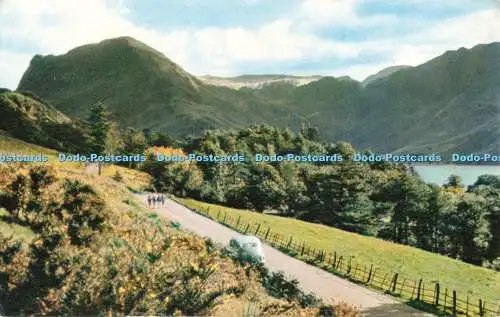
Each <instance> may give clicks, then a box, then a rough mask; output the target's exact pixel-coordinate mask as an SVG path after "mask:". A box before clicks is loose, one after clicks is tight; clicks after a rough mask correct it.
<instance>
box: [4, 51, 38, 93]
mask: <svg viewBox="0 0 500 317" xmlns="http://www.w3.org/2000/svg"><path fill="white" fill-rule="evenodd" d="M31 57H32V56H31V55H30V54H19V53H11V52H8V51H5V50H0V88H1V87H7V88H9V89H15V88H16V87H17V84H18V83H19V81H20V80H21V76H22V75H23V72H24V70H25V69H26V68H28V65H29V62H30V60H31Z"/></svg>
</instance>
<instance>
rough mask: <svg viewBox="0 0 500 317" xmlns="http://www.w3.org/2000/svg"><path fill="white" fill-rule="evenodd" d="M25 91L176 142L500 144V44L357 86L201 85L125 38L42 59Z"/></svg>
mask: <svg viewBox="0 0 500 317" xmlns="http://www.w3.org/2000/svg"><path fill="white" fill-rule="evenodd" d="M300 80H306V81H307V80H311V81H310V82H308V83H305V84H298V83H297V81H300ZM217 81H219V82H217ZM221 81H222V82H221ZM210 83H212V84H210ZM214 83H215V84H217V85H214ZM220 85H222V86H220ZM224 85H226V86H231V85H242V87H241V88H239V89H237V90H236V89H231V88H228V87H223V86H224ZM247 86H250V87H247ZM19 89H20V90H25V91H32V92H34V93H36V94H37V95H39V96H41V97H42V98H44V99H45V100H48V101H50V102H51V103H52V104H53V105H54V106H55V107H56V108H57V109H59V110H61V111H63V112H64V113H66V114H67V115H69V116H72V117H82V116H84V115H85V114H86V113H87V111H88V106H89V105H90V104H92V103H95V102H97V101H101V102H103V103H104V104H106V105H107V107H108V109H109V110H110V111H111V112H112V113H113V114H114V118H112V119H114V120H117V121H119V122H120V123H121V124H123V125H127V126H134V127H136V128H139V129H142V128H150V129H153V130H157V131H163V132H167V133H171V134H173V135H176V136H182V135H187V134H199V133H200V132H201V131H203V130H205V129H208V128H238V127H243V126H248V125H250V124H253V123H268V124H271V125H276V126H281V127H290V128H291V129H292V130H295V131H296V130H298V129H300V127H301V125H302V124H304V123H306V124H308V125H311V126H317V127H318V128H319V132H320V135H321V136H322V137H323V138H324V139H326V140H327V141H338V140H344V141H348V142H350V143H353V145H354V146H355V147H356V148H371V149H372V150H374V151H376V152H389V151H399V152H405V151H410V152H422V153H429V152H440V153H443V154H447V153H451V152H455V151H458V152H469V151H475V152H481V151H498V150H499V146H500V136H499V129H498V126H499V123H500V122H499V118H500V109H499V107H500V43H491V44H483V45H477V46H475V47H473V48H471V49H465V48H462V49H459V50H457V51H448V52H446V53H444V54H443V55H441V56H439V57H436V58H434V59H432V60H430V61H428V62H426V63H424V64H422V65H419V66H416V67H406V66H396V67H391V68H388V69H384V70H382V71H381V72H379V73H378V74H375V75H374V76H371V77H369V78H367V79H366V80H365V81H364V82H358V81H355V80H353V79H351V78H349V77H341V78H334V77H329V76H323V77H321V78H319V77H295V76H289V75H244V76H239V77H234V78H218V77H207V76H205V77H201V79H200V78H197V77H195V76H193V75H191V74H189V73H187V72H185V71H184V70H183V69H182V68H181V67H180V66H179V65H177V64H175V63H173V62H172V61H170V60H169V59H168V58H167V57H165V56H164V55H163V54H162V53H160V52H158V51H156V50H154V49H152V48H150V47H148V46H146V45H145V44H143V43H141V42H139V41H137V40H135V39H133V38H130V37H121V38H115V39H110V40H105V41H102V42H100V43H96V44H89V45H85V46H82V47H78V48H75V49H73V50H71V51H69V52H68V53H66V54H64V55H59V56H52V55H49V56H39V55H37V56H35V57H34V58H33V60H32V61H31V63H30V66H29V68H28V69H27V71H26V72H25V74H24V75H23V77H22V79H21V82H20V84H19Z"/></svg>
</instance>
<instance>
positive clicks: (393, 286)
mask: <svg viewBox="0 0 500 317" xmlns="http://www.w3.org/2000/svg"><path fill="white" fill-rule="evenodd" d="M393 280H394V281H393V284H392V292H393V293H394V292H396V284H397V283H398V273H395V274H394V279H393Z"/></svg>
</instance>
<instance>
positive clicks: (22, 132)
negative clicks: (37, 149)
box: [0, 89, 86, 151]
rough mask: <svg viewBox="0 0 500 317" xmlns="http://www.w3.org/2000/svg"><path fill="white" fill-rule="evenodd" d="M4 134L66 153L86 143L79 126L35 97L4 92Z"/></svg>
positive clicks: (0, 112) (0, 97) (0, 101)
mask: <svg viewBox="0 0 500 317" xmlns="http://www.w3.org/2000/svg"><path fill="white" fill-rule="evenodd" d="M0 118H2V119H1V120H0V130H3V131H4V134H5V133H7V134H9V135H11V136H13V137H15V138H18V139H21V140H24V141H27V142H32V143H35V144H38V145H42V146H45V147H49V148H52V149H59V150H65V151H75V150H77V149H78V148H80V146H82V145H83V144H84V143H85V142H86V141H85V139H86V138H85V135H84V132H83V130H82V129H81V128H80V127H79V126H78V122H76V121H72V120H71V119H69V118H68V117H67V116H65V115H64V114H62V113H61V112H59V111H58V110H56V109H55V108H54V107H53V106H51V105H50V104H48V103H47V102H46V101H43V100H42V99H39V97H37V96H35V95H33V94H31V93H22V92H12V91H10V90H6V89H4V90H2V91H0Z"/></svg>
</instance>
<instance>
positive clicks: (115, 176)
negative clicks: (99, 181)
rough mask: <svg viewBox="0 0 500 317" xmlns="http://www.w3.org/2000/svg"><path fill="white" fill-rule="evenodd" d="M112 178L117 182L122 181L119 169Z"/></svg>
mask: <svg viewBox="0 0 500 317" xmlns="http://www.w3.org/2000/svg"><path fill="white" fill-rule="evenodd" d="M112 178H113V179H114V180H115V181H117V182H120V183H121V182H123V176H122V174H120V172H119V171H116V172H115V174H114V175H113V177H112Z"/></svg>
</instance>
